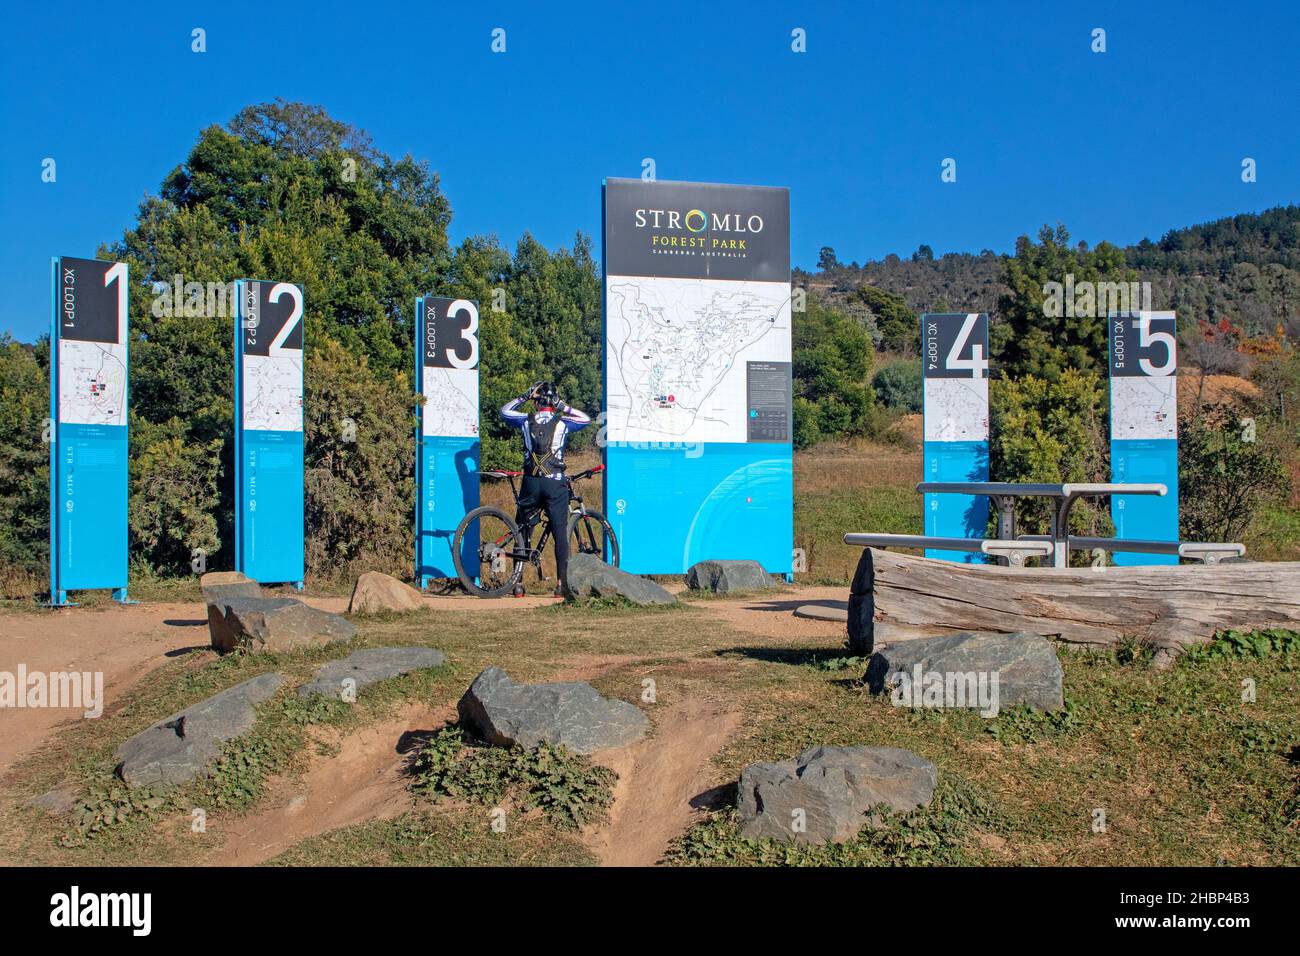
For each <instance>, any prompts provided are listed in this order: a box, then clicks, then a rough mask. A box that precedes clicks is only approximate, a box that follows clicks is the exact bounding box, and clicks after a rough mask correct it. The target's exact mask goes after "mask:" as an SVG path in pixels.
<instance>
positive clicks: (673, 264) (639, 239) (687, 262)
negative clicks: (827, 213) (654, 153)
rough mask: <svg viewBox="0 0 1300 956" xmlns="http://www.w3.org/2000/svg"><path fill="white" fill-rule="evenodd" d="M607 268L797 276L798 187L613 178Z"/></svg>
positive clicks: (610, 271) (608, 186)
mask: <svg viewBox="0 0 1300 956" xmlns="http://www.w3.org/2000/svg"><path fill="white" fill-rule="evenodd" d="M605 274H606V275H615V276H669V277H676V278H712V279H750V280H753V281H762V282H788V281H790V191H789V190H788V189H775V188H770V187H766V186H726V185H719V184H714V183H678V182H660V181H654V180H652V181H649V182H646V181H643V180H640V179H609V180H606V183H605Z"/></svg>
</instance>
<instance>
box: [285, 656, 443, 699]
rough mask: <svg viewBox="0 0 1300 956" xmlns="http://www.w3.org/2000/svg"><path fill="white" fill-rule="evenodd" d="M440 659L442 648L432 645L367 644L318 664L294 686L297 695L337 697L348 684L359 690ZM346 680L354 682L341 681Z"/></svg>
mask: <svg viewBox="0 0 1300 956" xmlns="http://www.w3.org/2000/svg"><path fill="white" fill-rule="evenodd" d="M444 660H446V658H445V657H444V656H443V653H442V651H436V650H434V649H433V648H432V647H367V648H363V649H362V650H359V651H353V652H352V653H351V654H349V655H348V656H347V657H345V658H343V659H342V660H338V661H330V662H329V663H327V664H322V665H321V666H320V667H319V668H317V670H316V674H315V675H314V676H313V677H312V679H311V680H310V681H308V682H307V683H305V684H303V685H302V686H301V687H299V688H298V696H299V697H309V696H311V695H312V694H324V695H325V696H326V697H336V698H339V699H340V700H341V699H343V697H344V691H345V690H346V689H348V688H349V687H350V688H351V690H353V691H359V690H361V688H363V687H366V686H367V685H369V684H373V683H375V682H376V681H381V680H386V679H387V678H389V677H397V676H399V675H401V674H406V673H408V672H410V671H418V670H423V669H424V668H426V667H441V666H442V664H443V661H444ZM349 680H350V681H353V682H354V683H352V684H351V685H347V684H344V681H349Z"/></svg>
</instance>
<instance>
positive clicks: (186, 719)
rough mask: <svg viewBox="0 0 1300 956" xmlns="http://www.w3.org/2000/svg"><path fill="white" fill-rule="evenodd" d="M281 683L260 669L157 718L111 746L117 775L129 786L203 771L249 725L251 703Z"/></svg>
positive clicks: (173, 781)
mask: <svg viewBox="0 0 1300 956" xmlns="http://www.w3.org/2000/svg"><path fill="white" fill-rule="evenodd" d="M284 682H285V678H284V677H283V676H281V675H280V674H275V673H270V674H262V675H260V676H258V677H254V678H252V679H250V680H246V681H244V682H243V683H242V684H236V685H235V686H234V687H228V688H226V689H225V690H223V691H222V692H221V693H219V694H216V695H214V696H212V697H209V698H208V699H207V700H204V701H201V702H199V703H197V704H194V705H193V706H191V707H187V708H185V709H184V710H182V711H178V712H177V713H175V714H172V715H171V716H170V717H165V718H163V719H162V720H160V721H159V722H158V723H156V724H154V725H153V726H152V727H150V728H149V729H148V730H145V731H141V732H140V733H138V734H136V735H135V736H134V737H132V738H131V739H129V740H126V741H124V742H123V743H122V744H121V746H119V747H118V748H117V761H118V768H117V772H118V775H119V776H120V777H121V778H122V779H123V780H124V781H125V782H126V785H127V786H128V787H130V788H132V789H135V788H137V787H148V786H158V787H173V786H176V785H178V784H182V783H188V782H189V781H191V780H193V779H195V778H196V777H198V776H200V775H201V774H204V773H205V772H206V771H207V768H208V764H209V763H211V761H212V760H213V758H215V757H216V756H217V755H218V754H219V753H220V752H221V745H222V744H223V743H225V742H226V741H227V740H233V739H234V738H236V737H240V736H242V735H244V734H246V733H248V731H250V730H251V729H252V728H253V724H254V723H255V722H256V720H257V713H256V710H255V709H254V708H255V707H256V705H257V704H259V703H261V702H262V701H264V700H266V699H267V698H269V697H270V696H271V695H272V694H274V693H275V692H276V691H277V690H279V689H280V687H281V686H282V685H283V684H284Z"/></svg>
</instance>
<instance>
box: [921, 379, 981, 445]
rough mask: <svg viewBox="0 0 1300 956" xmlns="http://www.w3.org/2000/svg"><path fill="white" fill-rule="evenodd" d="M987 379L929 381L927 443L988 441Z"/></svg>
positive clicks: (926, 405)
mask: <svg viewBox="0 0 1300 956" xmlns="http://www.w3.org/2000/svg"><path fill="white" fill-rule="evenodd" d="M988 408H989V380H988V379H987V378H927V379H926V380H925V440H926V441H987V440H988V437H989V417H988Z"/></svg>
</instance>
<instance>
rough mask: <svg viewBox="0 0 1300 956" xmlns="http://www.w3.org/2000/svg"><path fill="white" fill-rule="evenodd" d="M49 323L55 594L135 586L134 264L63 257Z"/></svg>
mask: <svg viewBox="0 0 1300 956" xmlns="http://www.w3.org/2000/svg"><path fill="white" fill-rule="evenodd" d="M51 292H52V296H53V302H54V310H53V319H52V322H51V326H50V346H51V352H50V354H51V362H50V435H49V437H50V603H51V604H53V605H56V606H61V605H65V604H67V603H69V602H68V592H69V591H80V590H87V589H90V588H112V589H113V597H114V598H116V599H117V600H119V601H125V600H126V599H127V598H126V587H127V462H128V445H127V385H128V379H127V369H128V362H127V268H126V263H124V262H106V261H103V260H100V259H74V258H71V257H68V256H62V257H56V258H55V259H54V260H53V264H52V271H51Z"/></svg>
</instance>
